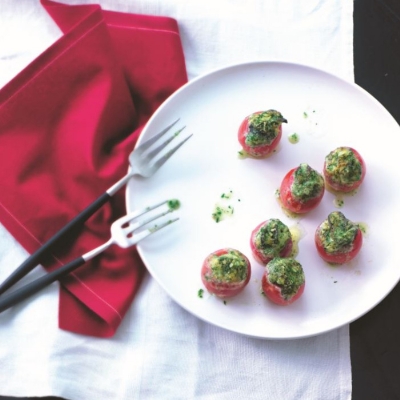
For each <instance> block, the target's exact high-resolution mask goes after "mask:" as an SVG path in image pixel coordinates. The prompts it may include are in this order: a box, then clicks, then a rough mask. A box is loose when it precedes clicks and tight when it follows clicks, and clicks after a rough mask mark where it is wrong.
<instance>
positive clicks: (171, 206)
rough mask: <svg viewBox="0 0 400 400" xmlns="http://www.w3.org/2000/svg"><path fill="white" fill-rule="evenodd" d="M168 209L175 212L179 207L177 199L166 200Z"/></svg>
mask: <svg viewBox="0 0 400 400" xmlns="http://www.w3.org/2000/svg"><path fill="white" fill-rule="evenodd" d="M167 204H168V208H169V209H170V210H172V211H175V210H177V209H178V208H179V207H180V206H181V202H180V201H179V200H177V199H173V200H168V203H167Z"/></svg>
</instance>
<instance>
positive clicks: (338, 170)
mask: <svg viewBox="0 0 400 400" xmlns="http://www.w3.org/2000/svg"><path fill="white" fill-rule="evenodd" d="M325 170H326V173H327V174H328V175H329V177H330V178H331V179H332V181H333V182H335V183H337V184H340V185H345V186H346V185H351V184H353V183H354V182H357V181H359V180H360V179H361V175H362V166H361V163H360V161H359V160H358V159H357V157H356V156H355V155H354V153H353V151H352V150H351V149H350V148H349V147H338V148H337V149H335V150H333V151H331V152H330V153H329V154H328V155H327V156H326V157H325Z"/></svg>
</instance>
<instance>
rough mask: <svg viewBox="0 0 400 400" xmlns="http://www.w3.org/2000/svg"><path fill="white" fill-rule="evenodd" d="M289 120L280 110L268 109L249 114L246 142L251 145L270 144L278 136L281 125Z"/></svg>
mask: <svg viewBox="0 0 400 400" xmlns="http://www.w3.org/2000/svg"><path fill="white" fill-rule="evenodd" d="M283 122H287V120H286V119H285V118H284V117H283V116H282V114H281V113H280V112H279V111H275V110H268V111H263V112H261V113H254V114H252V115H251V116H249V124H248V133H247V135H246V144H247V145H248V146H250V147H257V146H263V145H269V144H271V143H272V141H273V140H274V139H275V138H276V137H277V136H278V133H279V127H280V126H281V125H282V123H283Z"/></svg>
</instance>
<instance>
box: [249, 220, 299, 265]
mask: <svg viewBox="0 0 400 400" xmlns="http://www.w3.org/2000/svg"><path fill="white" fill-rule="evenodd" d="M271 229H273V230H274V231H273V232H272V233H271V232H270V231H271ZM263 230H264V232H265V235H263V236H262V237H261V238H260V237H259V235H260V234H261V233H262V231H263ZM250 248H251V251H252V254H253V257H254V258H255V259H256V260H257V261H258V262H259V263H260V264H263V265H266V264H268V263H269V262H270V261H271V260H272V259H273V258H275V257H288V256H289V255H290V254H291V252H292V249H293V240H292V235H291V234H290V231H289V228H288V227H287V226H286V225H284V224H283V223H282V222H281V221H279V220H277V219H269V220H267V221H264V222H261V223H260V224H259V225H257V226H256V227H255V228H254V230H253V231H252V233H251V236H250Z"/></svg>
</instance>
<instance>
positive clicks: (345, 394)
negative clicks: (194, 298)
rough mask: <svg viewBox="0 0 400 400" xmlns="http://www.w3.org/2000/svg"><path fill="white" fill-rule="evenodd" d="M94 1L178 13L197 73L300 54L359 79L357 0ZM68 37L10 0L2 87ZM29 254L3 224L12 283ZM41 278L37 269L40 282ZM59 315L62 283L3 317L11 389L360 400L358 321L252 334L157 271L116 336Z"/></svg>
mask: <svg viewBox="0 0 400 400" xmlns="http://www.w3.org/2000/svg"><path fill="white" fill-rule="evenodd" d="M65 2H67V3H68V4H83V3H87V1H65ZM92 2H95V3H99V4H101V5H102V7H103V8H105V9H111V10H117V11H125V12H131V13H142V14H153V15H165V16H171V17H173V18H176V19H177V20H178V23H179V27H180V31H181V36H182V41H183V46H184V51H185V57H186V62H187V69H188V73H189V78H190V79H191V78H193V77H196V76H198V75H199V74H203V73H205V72H208V71H209V70H212V69H215V68H219V67H223V66H226V65H228V64H232V63H241V62H246V61H254V60H288V61H295V62H300V63H305V64H309V65H312V66H316V67H320V68H323V69H325V70H329V71H330V72H333V73H335V74H337V75H340V76H341V77H343V78H345V79H348V80H353V2H352V1H351V0H350V1H349V0H249V1H246V2H244V1H241V0H214V1H208V0H207V1H206V0H192V1H189V0H103V1H95V0H93V1H92ZM60 36H61V33H60V32H59V30H58V28H57V27H56V25H55V24H54V22H53V21H52V19H51V18H50V17H49V16H48V15H47V13H46V12H45V11H44V9H42V7H41V5H40V3H39V2H38V1H31V0H19V1H15V0H2V1H1V2H0V87H2V86H3V85H4V84H5V83H7V82H8V81H9V80H10V79H12V78H13V76H15V75H16V74H17V73H18V72H19V71H20V70H21V69H22V68H23V67H24V66H26V65H27V64H28V63H29V62H30V61H32V60H33V59H34V58H35V57H36V56H37V55H38V54H40V53H41V52H42V51H43V50H44V49H45V48H47V47H48V46H49V45H50V44H51V43H53V42H54V41H55V40H56V39H57V38H58V37H60ZM27 201H28V199H27ZM27 206H28V204H27ZM26 256H27V254H26V253H25V251H24V250H23V249H22V248H21V246H20V245H19V244H18V243H17V242H16V241H15V240H14V239H13V238H12V237H11V236H10V234H9V233H8V232H7V231H6V230H5V229H4V227H2V226H1V225H0V280H2V279H4V278H5V277H6V276H7V275H8V274H9V273H10V272H11V271H12V270H13V269H14V268H15V267H16V266H17V265H19V263H20V262H22V261H23V259H24V258H25V257H26ZM41 273H42V271H35V272H34V273H33V274H32V278H33V277H35V276H37V275H39V274H41ZM57 311H58V286H57V284H54V285H52V286H51V287H49V288H47V289H46V290H44V291H42V292H41V293H40V294H39V295H37V296H35V297H33V298H31V299H30V300H29V301H27V302H25V303H23V304H21V305H19V306H17V307H16V308H15V309H13V310H9V311H7V312H5V313H3V314H1V315H0V395H10V396H46V395H56V396H62V397H65V398H67V399H71V400H75V399H76V400H85V399H90V400H93V399H121V400H123V399H135V400H136V399H140V400H142V399H146V400H148V399H174V400H179V399H218V400H219V399H221V400H224V399H229V400H231V399H279V400H280V399H284V400H286V399H288V400H292V399H294V400H299V399H307V400H313V399H323V400H333V399H335V400H339V399H340V400H344V399H350V398H351V367H350V346H349V328H348V326H344V327H342V328H340V329H337V330H335V331H332V332H329V333H326V334H323V335H320V336H317V337H312V338H307V339H301V340H292V341H289V340H283V341H271V340H259V339H252V338H248V337H244V336H241V335H238V334H235V333H232V332H229V331H226V330H223V329H220V328H217V327H215V326H212V325H209V324H207V323H206V322H203V321H200V320H198V319H197V318H196V317H194V316H192V315H191V314H189V313H188V312H186V311H185V310H183V309H182V308H181V307H180V306H178V305H177V304H175V303H174V302H173V301H172V300H171V299H170V298H169V297H168V296H167V295H166V294H165V293H164V292H163V290H162V289H161V288H160V287H159V286H158V284H157V283H156V282H155V281H154V279H152V278H151V277H150V276H147V277H146V279H145V282H144V283H143V285H142V287H141V290H140V292H139V295H138V297H137V298H136V300H135V301H134V303H133V305H132V307H131V309H130V311H129V313H128V315H127V316H126V318H125V320H124V321H123V323H122V326H121V327H120V329H119V330H118V332H117V334H116V335H115V336H114V337H113V338H111V339H97V338H91V337H86V336H80V335H76V334H72V333H69V332H65V331H61V330H60V329H58V326H57Z"/></svg>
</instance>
